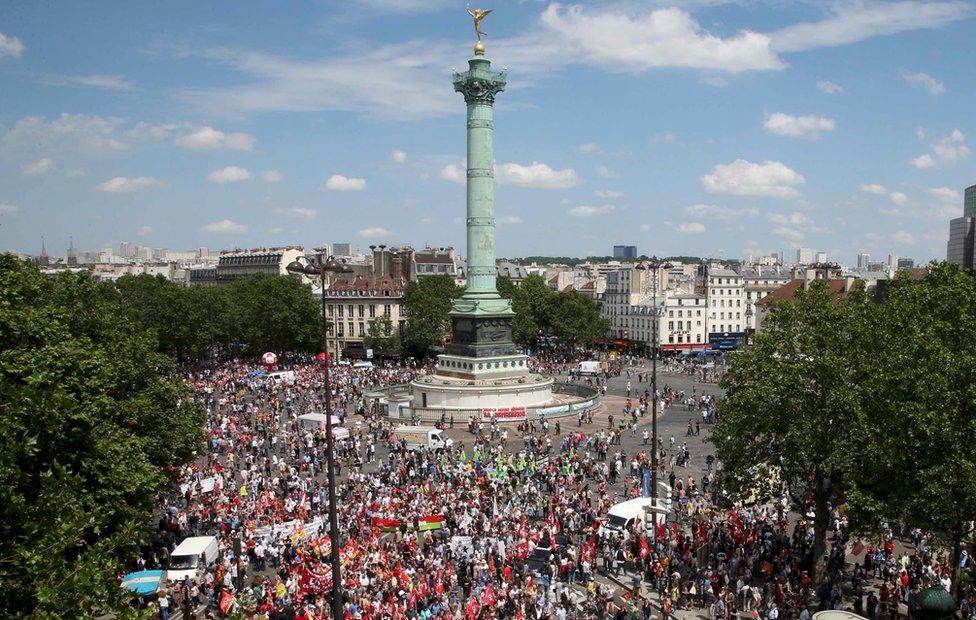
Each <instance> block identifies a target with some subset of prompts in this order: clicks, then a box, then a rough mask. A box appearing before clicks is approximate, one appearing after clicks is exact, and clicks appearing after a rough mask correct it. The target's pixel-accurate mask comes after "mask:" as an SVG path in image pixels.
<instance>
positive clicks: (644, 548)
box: [640, 536, 651, 558]
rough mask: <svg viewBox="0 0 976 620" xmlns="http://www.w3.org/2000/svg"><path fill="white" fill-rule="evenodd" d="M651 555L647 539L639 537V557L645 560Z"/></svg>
mask: <svg viewBox="0 0 976 620" xmlns="http://www.w3.org/2000/svg"><path fill="white" fill-rule="evenodd" d="M649 555H651V546H650V545H648V544H647V537H645V536H641V537H640V556H641V557H642V558H646V557H647V556H649Z"/></svg>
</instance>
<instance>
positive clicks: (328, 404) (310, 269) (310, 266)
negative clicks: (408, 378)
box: [286, 252, 352, 620]
mask: <svg viewBox="0 0 976 620" xmlns="http://www.w3.org/2000/svg"><path fill="white" fill-rule="evenodd" d="M286 269H287V270H288V273H293V274H303V275H308V276H316V275H317V276H318V277H319V284H320V286H321V292H322V347H323V349H322V350H323V351H324V352H325V356H324V359H322V364H323V370H322V376H323V381H322V387H323V390H324V391H325V433H326V438H325V442H326V444H325V445H326V452H327V454H326V459H325V460H326V463H327V468H328V478H329V543H330V544H329V555H330V559H331V563H332V618H333V620H342V619H343V617H344V616H343V613H342V602H341V601H340V600H339V591H340V587H341V586H340V583H339V581H340V573H339V515H338V512H337V510H336V480H335V444H334V441H335V440H334V439H333V437H332V388H331V387H330V385H329V366H330V365H331V361H332V360H331V357H330V354H329V347H328V330H329V326H328V321H327V318H326V314H325V275H326V274H327V273H350V272H352V268H350V267H349V266H348V265H346V264H345V263H344V262H342V261H339V260H337V259H336V258H335V257H334V256H333V257H330V258H326V255H325V253H324V252H322V253H319V254H318V255H316V257H315V259H314V260H312V261H310V262H309V263H307V264H302V263H301V262H299V261H297V260H296V261H293V262H292V263H290V264H289V265H288V267H287V268H286Z"/></svg>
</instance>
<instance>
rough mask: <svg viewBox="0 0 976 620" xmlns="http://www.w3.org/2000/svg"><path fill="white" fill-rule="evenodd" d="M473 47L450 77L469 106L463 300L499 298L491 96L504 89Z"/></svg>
mask: <svg viewBox="0 0 976 620" xmlns="http://www.w3.org/2000/svg"><path fill="white" fill-rule="evenodd" d="M479 51H480V50H476V51H475V57H474V58H472V59H470V60H469V61H468V66H469V69H468V71H465V72H464V73H460V74H456V75H455V76H454V90H456V91H457V92H459V93H461V94H463V95H464V102H465V103H466V104H467V107H468V119H467V120H468V179H467V180H468V192H467V233H468V235H467V242H468V244H467V245H468V271H467V279H468V287H467V291H466V292H465V293H464V297H465V298H467V299H498V291H497V289H496V287H495V274H496V270H495V184H494V172H493V168H494V163H495V162H494V145H493V134H494V124H493V118H492V106H493V105H494V103H495V95H497V94H498V93H499V92H501V91H502V90H504V89H505V75H504V74H502V73H498V72H494V71H492V70H491V61H489V60H488V59H487V58H485V57H484V55H483V54H484V52H483V51H481V54H479Z"/></svg>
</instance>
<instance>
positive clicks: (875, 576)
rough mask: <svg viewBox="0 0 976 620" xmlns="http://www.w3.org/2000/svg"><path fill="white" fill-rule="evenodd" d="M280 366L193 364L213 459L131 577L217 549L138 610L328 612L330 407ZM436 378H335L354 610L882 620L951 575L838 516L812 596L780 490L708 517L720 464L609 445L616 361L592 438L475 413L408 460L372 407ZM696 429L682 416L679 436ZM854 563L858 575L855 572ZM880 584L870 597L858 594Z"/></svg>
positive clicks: (667, 450) (621, 427)
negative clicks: (657, 508) (664, 501)
mask: <svg viewBox="0 0 976 620" xmlns="http://www.w3.org/2000/svg"><path fill="white" fill-rule="evenodd" d="M571 364H572V361H567V362H565V366H566V367H569V366H570V365H571ZM292 369H293V370H294V373H295V374H294V380H288V381H280V382H279V381H273V380H269V379H268V378H266V377H262V376H259V375H258V374H257V373H256V372H254V371H255V367H254V366H251V365H248V364H244V363H229V364H224V365H221V366H217V367H214V368H207V369H196V370H194V371H192V372H190V373H189V377H188V378H189V380H190V382H191V384H192V385H193V387H194V391H195V397H196V398H197V399H198V400H199V402H200V403H201V404H202V405H203V406H204V407H205V408H206V411H207V428H206V435H207V446H206V450H205V452H204V454H202V455H200V459H199V460H198V461H197V462H195V463H193V464H191V465H188V466H187V467H186V468H185V471H183V472H182V476H181V481H180V484H179V485H178V486H177V487H174V489H173V492H172V493H171V494H169V495H168V496H167V497H164V498H162V500H161V505H160V515H161V516H160V518H159V521H158V523H156V524H155V528H154V529H153V531H152V532H151V535H150V537H149V540H148V542H147V544H145V545H143V546H142V547H141V548H140V550H139V553H138V557H137V558H136V559H135V564H134V566H133V568H156V567H159V568H165V567H166V566H167V563H168V558H169V553H170V552H171V551H172V550H173V548H174V547H175V546H176V544H177V543H178V542H179V541H180V540H182V539H183V538H185V537H187V536H195V535H205V534H206V535H210V534H212V535H214V536H216V537H217V538H218V540H219V547H220V551H221V555H220V559H219V561H218V562H216V563H214V564H213V565H211V566H208V567H207V568H206V569H205V570H204V571H203V572H202V575H201V579H200V580H199V581H198V582H197V581H193V580H187V581H185V582H183V583H172V584H169V586H168V587H167V588H166V589H165V590H164V591H163V592H162V593H161V595H160V596H159V597H158V598H157V599H156V600H154V601H153V602H152V609H153V610H154V613H155V614H157V615H158V616H159V617H161V618H164V619H165V618H168V617H169V616H170V615H171V613H172V612H175V610H176V609H180V610H181V611H182V613H183V617H185V618H189V617H200V615H201V614H204V615H207V616H221V615H222V614H226V613H228V612H235V613H240V614H253V615H255V616H258V617H262V618H281V619H285V618H287V619H289V620H290V619H302V620H305V619H312V618H315V619H318V618H326V617H330V611H329V603H328V594H329V592H330V585H331V578H332V576H331V569H330V568H329V560H328V558H329V554H330V553H331V546H332V543H333V541H331V540H329V537H328V536H327V530H328V500H327V495H328V494H327V485H326V480H325V475H324V470H325V455H326V453H325V443H326V442H325V436H324V432H323V431H322V430H320V429H309V428H305V427H303V426H302V425H301V424H300V423H299V419H298V416H299V415H301V414H303V413H308V412H313V411H315V412H320V411H323V410H324V409H325V406H324V405H325V403H324V398H326V395H325V394H323V393H322V390H321V368H320V367H318V366H317V365H316V364H314V363H306V364H297V365H295V366H294V367H293V368H292ZM429 370H430V367H429V366H421V365H412V364H407V365H398V366H393V367H388V368H381V367H375V368H353V367H350V366H337V367H335V368H334V369H333V372H332V378H333V381H332V389H331V393H330V394H329V397H330V398H331V399H332V404H333V406H334V409H335V412H336V415H337V416H338V417H339V421H340V423H341V424H342V426H343V427H345V428H347V429H349V431H350V432H349V436H348V438H346V439H344V440H342V441H341V442H339V443H338V444H337V453H336V457H337V458H336V464H337V473H338V475H339V477H340V483H339V485H338V506H339V510H338V521H339V526H340V540H339V541H337V547H338V553H339V557H340V562H341V565H342V575H341V579H342V591H343V593H344V597H343V600H342V606H343V610H344V614H345V617H346V618H349V619H364V620H371V619H379V618H420V619H423V620H427V619H435V618H530V619H533V618H557V619H558V620H566V619H577V618H579V619H582V618H586V619H590V618H596V619H601V620H602V619H604V618H644V619H647V618H650V617H651V615H652V614H659V613H663V614H664V615H665V616H673V615H674V614H675V613H678V612H679V610H696V612H697V613H704V614H707V615H708V616H709V617H710V618H714V619H715V620H724V619H726V618H731V617H733V616H735V615H736V614H741V613H748V614H751V615H753V616H754V617H757V618H758V617H759V616H762V617H763V618H766V619H768V620H779V619H780V618H782V619H783V620H786V619H787V618H791V619H792V618H799V619H800V620H807V617H808V616H809V613H810V612H809V611H808V610H807V607H806V605H805V602H806V601H808V600H814V601H816V605H817V606H818V607H819V608H820V609H841V608H844V609H852V610H854V611H857V612H858V613H864V614H866V615H869V616H872V617H875V616H880V615H882V614H889V613H891V612H892V610H895V611H896V612H897V609H898V603H899V602H906V603H907V604H908V605H911V603H912V600H913V597H915V596H917V593H918V591H919V588H920V587H922V586H924V585H927V584H928V583H931V582H937V581H939V580H940V579H945V577H946V575H948V574H949V573H950V572H951V566H947V564H946V559H945V556H944V554H942V555H940V554H938V553H936V552H934V551H932V550H931V546H930V543H929V542H928V540H927V539H926V537H924V536H921V534H918V536H917V544H916V546H915V548H914V549H913V550H912V552H911V553H908V552H896V551H895V548H894V544H893V541H894V540H895V537H894V535H893V534H892V533H891V532H890V531H888V530H883V531H882V532H880V533H879V535H878V538H877V540H874V541H863V542H862V541H859V540H855V541H852V540H850V539H849V537H848V536H847V534H846V532H845V529H844V522H843V516H842V514H841V512H840V511H834V513H833V514H832V523H833V525H834V530H835V535H834V538H833V543H832V548H831V549H830V554H829V557H828V559H827V569H826V578H825V579H824V581H823V586H821V587H820V588H819V589H817V590H813V589H812V588H813V587H812V584H811V581H810V569H811V566H812V562H813V557H812V539H813V530H812V526H811V524H810V523H809V522H808V521H806V520H803V519H800V520H796V518H795V515H794V518H792V519H791V518H790V517H789V514H790V513H789V510H788V509H789V508H790V505H791V504H790V501H789V498H786V497H785V496H784V498H783V499H782V501H781V502H780V503H777V504H776V505H770V506H749V507H744V506H742V505H741V504H738V503H731V504H728V503H727V504H726V506H725V508H726V509H725V510H721V511H720V510H718V509H717V507H716V503H717V501H718V498H717V497H716V496H715V494H714V489H713V484H714V477H715V471H714V466H715V463H714V459H711V458H709V459H708V460H707V469H706V471H704V472H694V471H691V470H687V469H683V467H684V465H685V464H687V462H688V460H689V456H690V454H689V447H688V444H687V442H682V441H680V440H676V439H675V438H674V437H673V436H672V437H670V438H664V437H662V438H660V439H659V443H658V446H657V450H656V451H655V450H654V449H653V448H654V447H653V446H651V445H647V437H646V431H645V436H644V438H643V442H642V443H641V444H640V448H641V449H640V450H636V451H635V450H632V451H631V452H630V453H629V454H628V453H627V452H626V451H625V450H624V449H623V448H622V447H621V436H622V435H623V434H624V433H627V432H632V433H635V434H636V433H637V432H638V422H639V421H640V419H641V418H643V417H644V416H646V415H647V412H648V407H649V402H650V399H651V398H652V395H651V394H650V392H649V390H648V389H647V388H646V380H647V377H646V376H642V375H643V371H640V373H638V371H637V370H636V369H631V368H629V367H623V368H617V369H616V370H615V372H616V373H617V374H618V375H619V374H620V373H624V374H626V375H628V377H627V378H628V380H629V381H632V382H633V395H632V396H631V398H628V399H627V402H626V404H625V405H624V407H623V410H622V411H619V412H609V415H608V416H607V417H608V420H607V422H608V423H607V427H606V428H600V429H599V430H593V428H592V425H588V427H587V428H588V429H589V430H588V431H587V432H584V430H583V428H582V423H583V421H582V420H579V421H578V423H577V421H576V420H572V419H570V420H565V419H564V420H562V421H552V422H550V421H543V422H540V423H535V422H533V423H529V422H526V423H523V424H521V425H519V426H518V427H508V428H501V427H500V426H499V425H498V424H497V423H492V422H490V421H489V422H488V423H486V424H484V425H480V426H477V427H476V428H472V427H471V426H470V425H469V431H471V432H470V434H468V435H466V439H465V440H463V441H459V442H456V443H455V445H453V446H452V447H451V448H449V449H442V450H438V451H431V450H427V449H420V450H408V449H407V447H406V445H405V443H403V442H399V441H398V440H397V437H396V435H395V434H394V433H393V423H392V422H390V421H388V420H385V419H382V418H380V417H378V416H376V415H375V414H374V413H373V409H372V408H371V407H370V406H369V403H368V402H367V398H366V394H367V392H369V391H370V390H371V389H373V388H375V387H378V386H382V385H389V384H395V383H403V382H406V381H409V380H411V379H412V378H414V377H416V376H417V375H418V374H420V373H425V372H428V371H429ZM606 378H608V377H603V378H602V379H601V381H604V383H603V384H604V385H605V379H606ZM629 381H628V382H629ZM654 397H656V398H658V399H660V403H659V405H660V407H661V409H662V410H666V409H668V408H674V407H678V406H684V407H687V408H690V409H696V410H700V411H702V413H703V417H702V423H704V424H706V425H707V424H709V423H711V422H713V421H714V416H715V403H714V399H713V398H711V397H707V396H705V395H704V394H697V393H695V394H685V393H683V392H680V391H676V390H673V389H671V388H670V387H669V386H667V385H664V386H663V387H662V389H661V390H659V393H658V394H657V395H655V396H654ZM614 416H619V417H617V418H616V420H615V419H614ZM697 432H700V424H699V423H698V422H697V420H696V424H695V427H694V428H693V426H692V423H691V422H690V421H689V424H688V434H689V435H691V434H696V433H697ZM655 452H656V454H655ZM655 466H656V467H657V468H658V471H659V472H660V476H661V478H662V480H667V482H668V484H669V486H670V488H671V489H672V510H671V511H670V514H668V515H667V518H666V519H665V518H664V517H660V518H659V521H658V522H657V523H656V524H655V522H654V521H651V520H648V519H638V520H637V521H636V522H635V523H634V525H633V527H626V528H623V529H613V528H611V527H610V526H609V525H608V523H607V522H606V520H605V519H603V517H605V516H606V514H607V512H608V510H609V509H610V507H611V506H613V505H614V504H616V503H618V502H620V501H623V500H626V499H629V498H634V497H638V496H640V495H641V494H642V492H644V491H646V478H647V475H646V474H647V473H648V472H649V471H650V469H652V468H653V467H655ZM696 474H698V475H696ZM851 553H855V554H861V553H863V554H864V559H863V562H862V561H857V562H856V563H852V562H851V560H850V557H849V556H850V554H851ZM967 562H968V560H967ZM966 569H967V570H968V571H969V572H970V573H971V572H972V571H973V566H971V565H967V567H966ZM872 580H874V581H873V583H875V584H876V585H878V587H876V588H872V589H870V591H869V589H868V588H867V585H868V584H869V582H872ZM640 584H643V588H642V589H638V590H636V591H635V590H633V588H634V586H637V585H640ZM875 590H877V593H876V594H875ZM971 603H972V601H971V600H967V601H966V602H965V603H964V607H963V613H964V614H970V611H971V610H972V608H973V607H972V605H971Z"/></svg>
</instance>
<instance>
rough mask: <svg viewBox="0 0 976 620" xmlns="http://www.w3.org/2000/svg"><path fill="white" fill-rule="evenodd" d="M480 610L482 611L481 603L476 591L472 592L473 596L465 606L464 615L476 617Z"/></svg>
mask: <svg viewBox="0 0 976 620" xmlns="http://www.w3.org/2000/svg"><path fill="white" fill-rule="evenodd" d="M479 611H481V605H479V604H478V601H477V600H475V598H474V592H472V593H471V598H469V599H468V604H467V605H465V606H464V615H465V616H466V617H468V618H476V617H477V616H478V612H479Z"/></svg>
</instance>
